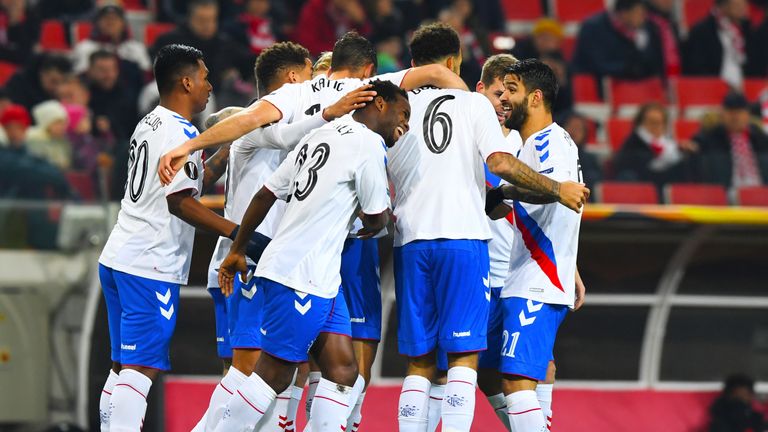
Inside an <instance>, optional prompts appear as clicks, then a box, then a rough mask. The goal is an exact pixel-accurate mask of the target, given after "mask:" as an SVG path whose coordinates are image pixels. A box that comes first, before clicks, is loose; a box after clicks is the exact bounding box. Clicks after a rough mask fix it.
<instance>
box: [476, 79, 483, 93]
mask: <svg viewBox="0 0 768 432" xmlns="http://www.w3.org/2000/svg"><path fill="white" fill-rule="evenodd" d="M483 90H485V84H483V82H482V81H478V82H477V84H475V91H476V92H478V93H479V92H482V91H483Z"/></svg>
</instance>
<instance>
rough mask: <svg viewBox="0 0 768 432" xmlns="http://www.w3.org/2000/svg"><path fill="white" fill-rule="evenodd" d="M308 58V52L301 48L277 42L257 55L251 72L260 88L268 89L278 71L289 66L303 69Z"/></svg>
mask: <svg viewBox="0 0 768 432" xmlns="http://www.w3.org/2000/svg"><path fill="white" fill-rule="evenodd" d="M308 58H309V51H308V50H307V49H306V48H304V47H303V46H301V45H299V44H297V43H293V42H278V43H276V44H274V45H272V46H271V47H269V48H267V49H265V50H263V51H262V52H261V54H259V57H258V58H257V59H256V65H255V66H254V68H253V72H254V75H255V76H256V79H257V80H258V81H259V83H260V84H261V85H262V86H264V87H270V86H271V85H272V84H273V81H274V80H275V78H276V77H277V74H278V73H279V72H280V71H282V70H285V69H286V68H289V67H291V66H301V67H304V65H305V64H306V63H307V59H308Z"/></svg>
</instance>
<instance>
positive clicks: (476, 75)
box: [437, 0, 491, 83]
mask: <svg viewBox="0 0 768 432" xmlns="http://www.w3.org/2000/svg"><path fill="white" fill-rule="evenodd" d="M472 7H473V6H472V2H470V1H469V0H453V1H452V2H451V4H450V6H449V7H447V8H445V9H443V10H442V11H441V12H440V14H439V15H438V17H437V18H438V20H439V21H441V22H443V23H445V24H448V25H450V26H451V27H453V29H454V30H456V32H457V33H458V34H459V38H460V39H461V48H462V49H461V56H462V63H461V78H462V79H463V80H464V82H468V83H476V82H478V81H479V80H480V73H481V72H482V68H483V63H485V59H486V58H487V57H488V56H490V55H491V44H490V42H489V41H488V34H487V31H486V30H485V28H484V27H483V26H482V25H481V24H480V22H479V21H478V20H477V18H476V17H475V16H474V14H473V13H472V11H473V9H472Z"/></svg>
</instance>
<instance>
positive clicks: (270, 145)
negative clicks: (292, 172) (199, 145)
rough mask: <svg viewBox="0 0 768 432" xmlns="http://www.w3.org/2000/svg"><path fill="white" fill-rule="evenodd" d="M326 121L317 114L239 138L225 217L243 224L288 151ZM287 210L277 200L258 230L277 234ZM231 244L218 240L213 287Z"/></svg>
mask: <svg viewBox="0 0 768 432" xmlns="http://www.w3.org/2000/svg"><path fill="white" fill-rule="evenodd" d="M325 123H326V121H325V120H323V117H322V116H321V115H320V114H316V115H313V116H311V117H309V118H306V119H304V120H302V121H299V122H296V123H294V124H290V125H289V124H286V123H284V122H282V121H281V122H280V123H277V124H273V125H271V126H268V127H263V128H258V129H256V130H254V131H252V132H250V133H248V134H246V135H245V136H243V137H242V138H240V139H238V140H235V141H234V142H233V143H232V146H231V147H230V150H229V160H228V162H227V182H226V191H225V197H226V198H225V201H224V217H225V218H226V219H229V220H231V221H232V222H235V223H238V224H239V223H240V222H241V221H242V220H243V215H245V211H246V210H247V209H248V206H249V205H250V203H251V199H252V198H253V195H254V194H255V193H256V192H258V191H259V189H261V187H262V186H264V183H265V182H266V181H267V179H268V178H269V177H270V176H271V175H272V173H274V172H275V170H276V169H277V167H278V166H279V165H280V163H281V162H282V161H283V159H285V156H286V154H287V153H288V151H290V150H293V148H294V147H295V146H296V144H297V143H298V142H299V140H300V139H301V137H302V136H304V135H305V134H306V133H308V132H309V131H311V130H312V129H315V128H318V127H320V126H322V125H324V124H325ZM284 211H285V203H284V202H283V201H277V202H275V205H273V206H272V208H271V209H270V210H269V213H267V216H266V217H265V218H264V221H262V223H261V224H259V226H258V227H256V231H257V232H259V233H261V234H263V235H265V236H267V237H269V238H272V237H274V235H275V231H276V230H277V225H278V224H279V223H280V218H282V216H283V212H284ZM231 246H232V240H230V239H229V238H227V237H219V240H218V241H217V242H216V248H215V249H214V250H213V255H212V256H211V262H210V264H209V265H208V287H209V288H213V287H218V286H219V278H218V277H219V276H218V275H219V273H218V270H219V267H220V266H221V262H222V261H224V258H226V257H227V254H228V253H229V248H230V247H231ZM247 261H248V264H249V265H254V263H253V262H252V261H251V260H250V258H248V259H247Z"/></svg>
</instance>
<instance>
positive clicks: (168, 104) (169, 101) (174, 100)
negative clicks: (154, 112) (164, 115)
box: [160, 95, 195, 121]
mask: <svg viewBox="0 0 768 432" xmlns="http://www.w3.org/2000/svg"><path fill="white" fill-rule="evenodd" d="M160 106H161V107H163V108H165V109H169V110H171V111H173V112H175V113H176V114H178V115H180V116H182V117H184V118H185V119H187V120H188V121H192V117H194V115H195V114H194V113H193V112H192V107H191V106H190V103H189V102H188V101H187V100H186V98H181V97H178V96H173V95H171V96H166V97H161V98H160Z"/></svg>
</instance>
